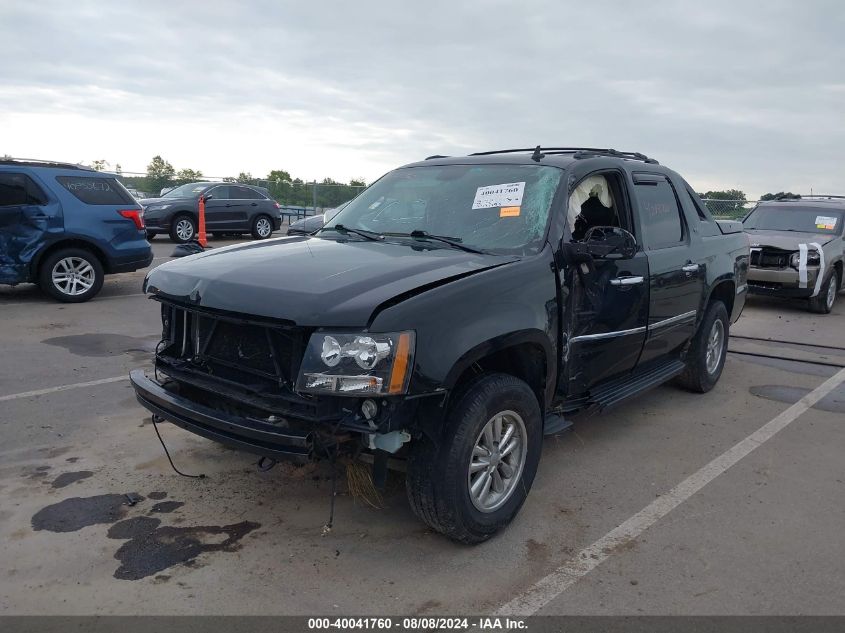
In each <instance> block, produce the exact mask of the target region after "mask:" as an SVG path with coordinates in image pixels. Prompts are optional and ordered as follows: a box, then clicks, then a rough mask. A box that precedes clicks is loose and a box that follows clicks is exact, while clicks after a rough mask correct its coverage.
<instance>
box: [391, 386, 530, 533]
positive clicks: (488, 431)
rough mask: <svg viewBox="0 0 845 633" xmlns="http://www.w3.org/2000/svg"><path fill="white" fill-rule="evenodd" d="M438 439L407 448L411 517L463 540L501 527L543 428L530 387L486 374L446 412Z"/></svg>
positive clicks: (516, 501)
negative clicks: (409, 451)
mask: <svg viewBox="0 0 845 633" xmlns="http://www.w3.org/2000/svg"><path fill="white" fill-rule="evenodd" d="M446 425H447V426H446V430H445V432H444V434H443V436H442V437H441V438H440V440H439V441H438V442H436V443H435V442H434V441H433V440H431V439H430V438H427V437H423V438H420V439H418V440H416V441H415V443H414V444H413V445H412V447H411V455H410V458H409V461H408V473H407V477H406V489H407V493H408V500H409V502H410V504H411V507H412V509H413V510H414V513H415V514H416V515H417V516H418V517H419V518H420V519H422V520H423V521H424V522H425V523H427V524H428V525H429V526H430V527H432V528H433V529H435V530H437V531H438V532H441V533H442V534H445V535H446V536H448V537H449V538H451V539H454V540H456V541H459V542H462V543H480V542H482V541H485V540H487V539H488V538H490V537H491V536H493V535H494V534H495V533H496V532H497V531H498V530H500V529H501V528H503V527H505V526H506V525H507V524H508V523H510V522H511V520H512V519H513V518H514V517H515V516H516V514H517V512H519V509H520V508H521V507H522V504H523V503H524V502H525V499H526V497H527V496H528V491H529V490H530V489H531V484H532V483H533V481H534V475H535V474H536V473H537V465H538V464H539V462H540V451H541V447H542V438H543V425H542V418H541V415H540V406H539V404H538V402H537V398H536V396H535V395H534V392H533V391H531V388H530V387H529V386H528V385H527V384H526V383H525V382H523V381H522V380H519V379H518V378H515V377H514V376H510V375H507V374H486V375H483V376H481V377H479V378H478V379H476V380H475V381H474V382H473V383H471V384H470V385H469V386H468V388H467V389H466V390H464V391H463V393H462V395H460V396H459V397H458V399H457V401H456V402H455V404H454V405H453V406H452V407H450V411H449V413H448V414H447V420H446Z"/></svg>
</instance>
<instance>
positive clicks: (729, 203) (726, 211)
mask: <svg viewBox="0 0 845 633" xmlns="http://www.w3.org/2000/svg"><path fill="white" fill-rule="evenodd" d="M699 195H700V197H701V198H702V199H703V200H704V203H705V204H706V205H707V208H708V209H709V210H710V213H712V214H713V215H715V216H722V217H740V216H742V215H744V214H745V203H746V202H747V200H746V198H745V192H744V191H740V190H739V189H725V190H722V191H708V192H707V193H704V194H699Z"/></svg>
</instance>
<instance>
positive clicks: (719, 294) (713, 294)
mask: <svg viewBox="0 0 845 633" xmlns="http://www.w3.org/2000/svg"><path fill="white" fill-rule="evenodd" d="M714 300H719V301H721V302H722V303H724V304H725V308H726V309H727V311H728V319H730V318H731V315H732V314H733V307H734V301H735V300H736V283H735V282H734V280H733V279H721V280H717V281H716V283H715V284H713V287H712V288H711V289H710V294H709V295H708V296H707V301H705V302H704V305H703V306H702V309H701V314H702V315H703V314H704V311H706V310H707V306H709V305H710V304H711V303H712V302H713V301H714ZM700 318H701V317H700Z"/></svg>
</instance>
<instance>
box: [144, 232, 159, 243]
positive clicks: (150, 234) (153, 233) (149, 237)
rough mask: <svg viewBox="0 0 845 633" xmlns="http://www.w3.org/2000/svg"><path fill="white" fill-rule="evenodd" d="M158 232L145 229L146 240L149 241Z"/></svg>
mask: <svg viewBox="0 0 845 633" xmlns="http://www.w3.org/2000/svg"><path fill="white" fill-rule="evenodd" d="M156 235H158V233H156V232H155V231H147V241H151V240H152V239H153V238H154V237H155V236H156Z"/></svg>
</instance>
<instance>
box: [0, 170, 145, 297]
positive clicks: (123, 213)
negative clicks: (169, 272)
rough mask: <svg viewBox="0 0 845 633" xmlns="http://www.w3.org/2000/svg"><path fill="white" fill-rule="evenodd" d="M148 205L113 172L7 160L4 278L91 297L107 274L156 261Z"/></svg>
mask: <svg viewBox="0 0 845 633" xmlns="http://www.w3.org/2000/svg"><path fill="white" fill-rule="evenodd" d="M152 260H153V253H152V249H151V248H150V244H149V242H147V240H146V236H145V234H144V221H143V218H142V214H141V207H140V205H138V203H137V202H136V201H135V200H134V199H133V198H132V196H131V195H129V192H128V191H126V189H125V188H124V187H123V185H121V184H120V182H118V181H117V180H116V179H115V178H114V177H113V176H110V175H105V174H102V173H100V172H97V171H94V170H92V169H87V168H85V167H80V166H78V165H69V164H64V163H42V162H33V161H20V160H14V159H11V160H8V159H4V160H0V283H3V284H11V285H16V284H19V283H25V282H32V283H37V284H39V285H40V286H41V289H42V290H43V291H44V292H46V293H47V294H49V295H50V296H52V297H53V298H55V299H58V300H59V301H64V302H68V303H77V302H81V301H87V300H88V299H90V298H91V297H93V296H94V295H96V294H97V293H98V292H99V291H100V288H102V286H103V278H104V275H107V274H111V273H122V272H130V271H133V270H137V269H139V268H144V267H146V266H149V265H150V263H151V262H152Z"/></svg>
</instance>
